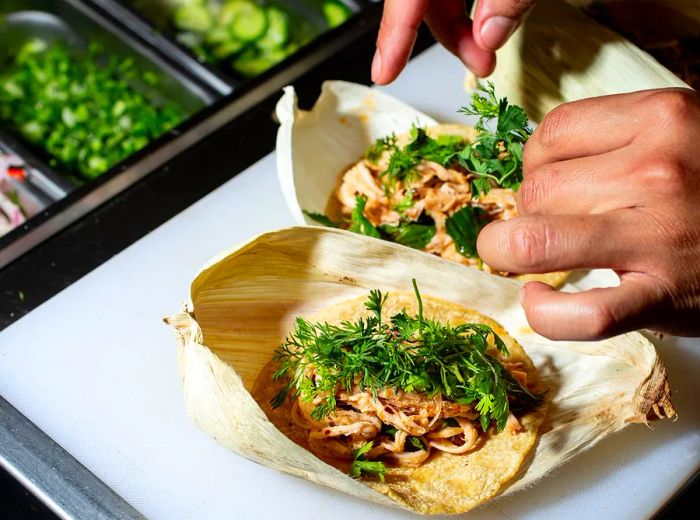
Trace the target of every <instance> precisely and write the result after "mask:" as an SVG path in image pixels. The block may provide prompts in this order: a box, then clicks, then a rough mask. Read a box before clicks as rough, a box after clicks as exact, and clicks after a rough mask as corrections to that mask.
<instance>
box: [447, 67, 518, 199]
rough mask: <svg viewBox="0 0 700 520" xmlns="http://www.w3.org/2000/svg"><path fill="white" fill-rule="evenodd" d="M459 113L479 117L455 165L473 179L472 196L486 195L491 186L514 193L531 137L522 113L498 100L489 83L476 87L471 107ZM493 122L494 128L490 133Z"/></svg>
mask: <svg viewBox="0 0 700 520" xmlns="http://www.w3.org/2000/svg"><path fill="white" fill-rule="evenodd" d="M460 112H462V113H463V114H467V115H474V116H478V117H479V120H478V121H477V123H476V125H475V128H476V129H477V130H479V134H478V135H477V137H476V139H475V140H474V142H473V143H472V144H471V146H467V147H466V148H464V149H463V150H462V151H461V152H460V154H459V156H458V161H459V164H461V165H462V167H464V168H465V169H467V170H468V171H470V172H472V173H474V174H476V175H477V178H476V179H474V180H473V181H472V193H474V194H475V195H478V194H479V193H487V192H488V191H489V190H490V189H491V186H492V184H496V185H498V186H500V187H502V188H511V189H513V190H517V189H518V187H519V186H520V183H521V182H522V180H523V147H524V145H525V142H526V141H527V140H528V138H529V137H530V135H531V134H532V129H531V128H530V126H529V125H528V119H527V113H526V112H525V110H523V109H522V108H521V107H519V106H517V105H511V104H509V103H508V100H507V99H506V98H501V99H498V98H497V97H496V93H495V88H494V85H493V83H492V82H490V81H489V82H488V83H486V85H484V84H483V83H480V84H479V85H478V87H477V91H476V92H474V93H473V94H472V102H471V105H469V106H467V107H462V108H461V109H460ZM494 120H495V126H496V128H495V130H491V129H490V127H493V122H494Z"/></svg>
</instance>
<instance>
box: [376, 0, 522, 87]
mask: <svg viewBox="0 0 700 520" xmlns="http://www.w3.org/2000/svg"><path fill="white" fill-rule="evenodd" d="M534 3H535V0H479V2H478V4H477V8H476V11H475V13H474V21H473V22H472V21H471V20H470V19H469V16H468V13H467V11H466V6H465V1H464V0H385V2H384V14H383V16H382V23H381V26H380V27H379V36H378V37H377V51H376V54H375V55H374V60H373V62H372V81H374V82H375V83H377V84H379V85H386V84H387V83H391V82H392V81H394V79H396V77H397V76H398V75H399V73H400V72H401V70H403V68H404V67H405V66H406V63H407V62H408V58H409V57H410V55H411V50H412V49H413V44H414V43H415V40H416V33H417V31H418V27H419V26H420V23H421V21H422V20H425V21H426V23H427V24H428V26H429V27H430V30H431V31H432V33H433V35H434V36H435V38H436V39H437V40H438V41H439V42H440V43H441V44H442V45H444V46H445V47H446V48H447V49H448V50H449V51H450V52H451V53H452V54H454V55H455V56H457V57H458V58H459V59H460V60H462V62H463V63H464V64H465V65H466V66H467V67H469V69H470V70H471V71H472V72H474V74H476V75H477V76H481V77H483V76H488V75H489V74H491V72H493V69H494V67H495V66H496V55H495V51H496V50H498V49H499V48H500V47H501V46H502V45H503V44H504V43H505V42H506V40H507V39H508V37H509V36H510V35H511V34H512V33H513V31H514V30H515V28H516V27H517V25H518V22H519V20H520V18H522V16H523V15H524V14H525V12H526V11H527V10H528V9H529V8H530V7H531V6H532V4H534Z"/></svg>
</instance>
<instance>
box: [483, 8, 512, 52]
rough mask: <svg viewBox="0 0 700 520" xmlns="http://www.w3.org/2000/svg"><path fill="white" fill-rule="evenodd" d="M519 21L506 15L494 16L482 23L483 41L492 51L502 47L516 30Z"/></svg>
mask: <svg viewBox="0 0 700 520" xmlns="http://www.w3.org/2000/svg"><path fill="white" fill-rule="evenodd" d="M516 25H517V21H516V20H515V19H513V18H506V17H505V16H492V17H491V18H489V19H488V20H486V21H485V22H484V23H483V24H482V25H481V41H482V43H483V44H484V45H485V46H486V47H487V48H488V49H489V50H492V51H495V50H497V49H500V48H501V46H502V45H503V44H504V43H505V42H506V40H507V39H508V37H509V36H510V35H511V34H512V33H513V31H514V30H515V26H516Z"/></svg>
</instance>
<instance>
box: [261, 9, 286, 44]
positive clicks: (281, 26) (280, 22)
mask: <svg viewBox="0 0 700 520" xmlns="http://www.w3.org/2000/svg"><path fill="white" fill-rule="evenodd" d="M267 21H268V25H267V31H265V34H264V35H263V36H262V38H260V39H259V40H258V42H257V46H258V47H259V48H260V49H279V48H280V47H284V45H285V44H286V43H287V41H288V40H289V15H288V14H287V13H286V12H285V11H283V10H282V9H280V8H278V7H274V6H270V7H268V8H267Z"/></svg>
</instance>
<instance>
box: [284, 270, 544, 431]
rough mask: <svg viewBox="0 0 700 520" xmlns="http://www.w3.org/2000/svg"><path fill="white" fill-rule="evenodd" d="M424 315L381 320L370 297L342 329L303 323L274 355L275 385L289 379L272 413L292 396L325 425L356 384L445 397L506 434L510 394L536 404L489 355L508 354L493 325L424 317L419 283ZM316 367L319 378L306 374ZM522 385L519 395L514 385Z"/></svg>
mask: <svg viewBox="0 0 700 520" xmlns="http://www.w3.org/2000/svg"><path fill="white" fill-rule="evenodd" d="M414 291H415V294H416V299H417V301H418V307H419V310H418V314H417V315H416V316H411V315H409V314H408V313H407V312H406V311H405V310H403V311H401V312H399V313H398V314H396V315H394V316H392V317H390V318H389V319H388V321H382V308H383V306H384V303H385V302H386V295H384V294H382V293H381V292H380V291H378V290H373V291H370V294H369V297H368V300H367V302H366V303H365V307H366V308H367V310H369V311H370V315H369V316H368V317H366V318H358V319H357V320H356V321H345V322H342V323H341V324H339V325H330V324H328V323H312V322H309V321H307V320H305V319H303V318H297V319H296V322H295V325H294V328H293V330H292V332H291V333H290V334H289V336H288V337H287V338H286V339H285V341H284V343H283V344H282V345H281V346H280V347H279V348H278V349H277V350H276V351H275V355H274V359H275V360H276V361H278V362H279V363H281V367H280V369H279V370H278V371H277V372H276V373H275V375H274V378H275V379H280V378H283V377H288V378H289V380H288V381H287V383H286V384H285V385H284V386H283V387H282V389H281V390H280V392H279V393H278V394H277V396H276V397H275V398H274V399H273V400H272V401H271V403H272V406H274V407H276V406H280V405H281V404H282V403H283V402H284V400H285V398H286V397H287V395H289V394H290V393H291V395H292V396H293V397H294V398H299V399H301V400H302V401H303V402H312V401H313V400H314V399H316V398H319V399H320V404H318V405H317V406H316V407H315V408H314V410H313V411H312V413H311V416H312V417H313V418H314V419H316V420H320V419H322V418H323V417H326V416H327V415H328V414H330V413H332V412H333V411H334V410H335V406H336V402H335V394H336V392H338V391H339V390H341V389H345V390H346V391H350V390H351V388H352V387H353V385H355V384H357V385H359V387H360V388H361V389H362V390H363V391H369V392H372V393H374V394H375V395H376V392H377V391H378V390H379V389H382V388H395V389H402V390H405V391H407V392H425V393H426V394H427V395H429V396H432V395H437V394H441V395H442V396H443V397H444V398H446V399H451V400H453V401H455V402H458V403H463V404H469V403H475V405H474V406H475V409H476V410H477V411H478V412H479V414H480V422H481V426H482V428H483V430H484V431H486V430H487V429H488V427H489V425H490V424H491V423H492V422H493V424H495V426H496V428H497V430H498V431H501V430H503V428H504V427H505V424H506V420H507V419H508V412H509V399H508V397H509V395H511V396H515V395H516V394H517V397H518V398H520V399H522V400H524V401H525V402H526V403H525V406H529V405H531V404H533V403H534V402H535V401H536V400H537V398H536V397H535V396H532V394H530V393H529V392H528V391H527V390H526V389H524V388H522V387H521V386H520V385H519V383H518V382H517V381H516V380H515V379H514V378H512V377H509V374H508V372H507V371H506V370H505V368H503V366H502V365H501V363H500V362H499V361H498V360H497V359H496V358H494V357H493V356H491V355H490V354H488V353H487V349H488V348H489V345H494V346H495V348H496V349H497V350H498V351H499V352H500V353H501V354H502V355H507V354H508V350H507V348H506V346H505V344H504V343H503V340H501V338H500V337H499V336H498V335H497V334H496V333H495V332H494V331H493V330H492V329H491V327H489V326H488V325H484V324H479V323H465V324H461V325H456V326H453V325H450V324H448V323H442V322H440V321H437V320H431V319H427V318H425V317H424V316H423V312H422V311H423V305H422V299H421V298H420V293H419V291H418V288H417V286H416V285H415V280H414ZM308 367H313V373H314V375H313V376H311V375H309V372H308V371H307V370H306V369H307V368H308ZM514 383H515V384H516V385H517V386H518V387H520V388H519V389H518V388H514V387H512V386H511V385H513V384H514Z"/></svg>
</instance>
